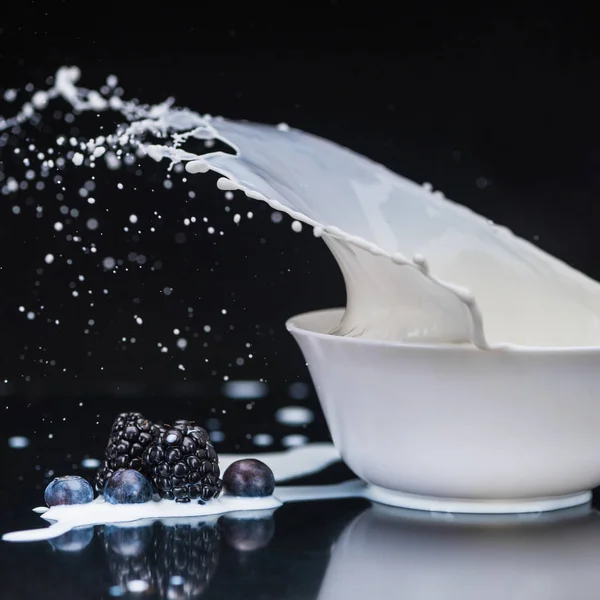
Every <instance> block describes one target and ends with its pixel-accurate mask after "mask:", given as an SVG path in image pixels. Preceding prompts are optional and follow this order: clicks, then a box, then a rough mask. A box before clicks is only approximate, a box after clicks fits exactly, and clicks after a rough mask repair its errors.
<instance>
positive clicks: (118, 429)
mask: <svg viewBox="0 0 600 600" xmlns="http://www.w3.org/2000/svg"><path fill="white" fill-rule="evenodd" d="M162 431H163V427H162V426H160V425H155V424H153V423H152V422H151V421H149V420H148V419H146V418H145V417H144V416H143V415H141V414H140V413H135V412H133V413H121V414H120V415H119V416H118V417H117V418H116V419H115V422H114V423H113V425H112V429H111V432H110V437H109V440H108V445H107V447H106V452H105V455H104V461H103V463H102V465H101V466H100V468H99V469H98V472H97V473H96V478H95V480H94V487H95V489H96V492H98V493H99V494H102V493H103V492H104V486H105V485H106V482H107V481H108V480H109V479H110V478H111V477H112V475H113V474H114V473H115V472H116V471H118V470H119V469H133V470H134V471H142V469H143V461H142V455H143V454H144V450H145V449H146V448H147V447H148V445H149V444H150V442H151V441H152V440H153V439H154V438H155V437H157V436H159V435H160V434H161V433H162Z"/></svg>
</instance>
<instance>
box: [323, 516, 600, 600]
mask: <svg viewBox="0 0 600 600" xmlns="http://www.w3.org/2000/svg"><path fill="white" fill-rule="evenodd" d="M599 589H600V515H599V514H598V513H597V512H595V511H593V510H591V509H590V508H588V507H578V508H574V509H568V510H564V511H557V512H552V513H541V514H539V515H529V516H525V517H524V516H522V515H521V516H512V517H508V516H492V517H490V516H488V517H481V516H480V517H475V516H471V515H469V516H467V515H461V516H448V515H446V516H441V515H434V514H426V513H420V512H417V511H410V510H404V509H398V508H392V507H388V506H383V505H374V506H373V507H372V508H370V509H367V510H366V511H365V512H364V513H361V514H360V515H359V516H358V517H357V518H356V519H355V520H354V521H353V522H352V523H350V524H349V525H348V526H347V527H346V529H345V531H344V532H343V533H342V535H341V536H340V538H339V539H338V541H337V542H336V544H335V546H334V548H333V550H332V556H331V561H330V563H329V566H328V569H327V573H326V576H325V578H324V581H323V584H322V586H321V590H320V594H319V600H337V599H340V600H342V599H343V600H353V599H355V598H356V599H359V598H360V599H361V600H362V599H364V598H378V600H385V599H387V598H390V599H392V598H393V599H397V598H402V600H413V599H414V600H417V599H418V600H434V599H435V600H439V599H441V598H443V599H444V600H454V599H456V600H459V599H460V600H471V599H472V600H481V599H482V598H486V599H487V600H496V599H498V600H506V599H507V598H527V600H538V599H539V600H553V599H561V600H563V599H564V600H571V599H575V598H577V599H578V600H582V599H585V598H595V597H597V593H598V590H599Z"/></svg>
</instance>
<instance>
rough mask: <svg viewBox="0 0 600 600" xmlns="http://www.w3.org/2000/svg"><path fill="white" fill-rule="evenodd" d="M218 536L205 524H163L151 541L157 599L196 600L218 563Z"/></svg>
mask: <svg viewBox="0 0 600 600" xmlns="http://www.w3.org/2000/svg"><path fill="white" fill-rule="evenodd" d="M220 550H221V535H220V533H219V531H218V529H217V528H216V527H214V526H212V525H210V524H208V523H204V522H202V521H197V522H193V523H186V524H176V525H175V524H172V522H171V523H169V522H163V524H162V525H161V527H160V529H159V530H158V532H157V535H156V538H155V561H156V562H155V570H156V571H155V577H154V580H155V582H156V587H157V591H158V595H159V597H161V598H172V599H173V600H185V599H188V598H199V597H200V596H201V595H202V594H203V593H204V592H206V590H207V589H208V587H209V586H210V583H211V581H212V579H213V577H214V575H215V572H216V570H217V566H218V564H219V554H220Z"/></svg>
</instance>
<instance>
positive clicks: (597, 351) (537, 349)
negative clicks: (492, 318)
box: [285, 307, 600, 357]
mask: <svg viewBox="0 0 600 600" xmlns="http://www.w3.org/2000/svg"><path fill="white" fill-rule="evenodd" d="M345 310H346V309H345V307H334V308H321V309H317V310H309V311H306V312H302V313H297V314H295V315H294V316H292V317H290V318H289V319H287V320H286V322H285V327H286V329H287V330H288V331H289V332H290V333H291V334H292V335H294V334H297V335H301V336H307V337H316V338H320V339H324V340H329V341H332V340H333V339H335V340H338V341H341V342H342V343H344V344H362V345H366V346H372V347H382V346H385V347H390V348H404V349H414V350H430V351H434V352H442V351H443V352H504V353H508V352H511V353H522V354H538V355H539V354H551V355H554V356H560V355H569V356H571V357H572V356H573V355H578V354H579V355H588V356H589V355H597V356H599V357H600V346H522V345H519V344H511V343H503V344H494V345H490V346H491V347H490V348H489V349H485V350H482V349H481V348H478V347H476V346H472V345H470V344H448V343H445V344H432V343H425V344H411V343H407V342H399V341H391V340H373V339H368V338H357V337H346V336H340V335H333V334H331V333H324V332H321V331H314V330H312V329H307V328H306V327H303V326H302V325H301V324H298V323H297V321H298V320H299V319H300V320H304V319H307V318H310V317H314V316H317V315H321V314H326V313H340V314H343V312H344V311H345Z"/></svg>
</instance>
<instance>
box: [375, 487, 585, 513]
mask: <svg viewBox="0 0 600 600" xmlns="http://www.w3.org/2000/svg"><path fill="white" fill-rule="evenodd" d="M365 497H366V498H368V499H369V500H372V501H373V502H380V503H381V504H388V505H390V506H397V507H399V508H410V509H414V510H423V511H429V512H446V513H471V514H514V513H537V512H544V511H550V510H560V509H562V508H570V507H571V506H578V505H580V504H585V503H586V502H590V500H591V499H592V492H590V491H587V492H579V493H577V494H569V495H567V496H549V497H545V498H519V499H516V500H465V499H461V498H436V497H434V496H419V495H417V494H407V493H405V492H396V491H393V490H387V489H385V488H382V487H379V486H376V485H368V486H367V489H366V491H365Z"/></svg>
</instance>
